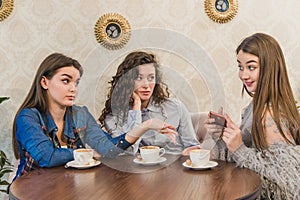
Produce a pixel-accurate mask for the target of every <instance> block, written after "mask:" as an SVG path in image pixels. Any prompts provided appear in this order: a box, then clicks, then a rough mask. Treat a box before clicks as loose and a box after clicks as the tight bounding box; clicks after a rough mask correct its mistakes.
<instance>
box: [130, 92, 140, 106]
mask: <svg viewBox="0 0 300 200" xmlns="http://www.w3.org/2000/svg"><path fill="white" fill-rule="evenodd" d="M131 99H132V100H133V103H132V109H133V110H141V105H142V101H141V98H140V97H139V95H138V94H137V93H136V92H133V93H132V96H131Z"/></svg>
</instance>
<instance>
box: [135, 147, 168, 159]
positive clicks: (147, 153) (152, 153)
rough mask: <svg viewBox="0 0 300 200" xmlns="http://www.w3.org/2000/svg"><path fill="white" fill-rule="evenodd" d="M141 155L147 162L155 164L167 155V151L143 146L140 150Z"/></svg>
mask: <svg viewBox="0 0 300 200" xmlns="http://www.w3.org/2000/svg"><path fill="white" fill-rule="evenodd" d="M140 154H141V157H142V159H143V161H145V162H155V161H157V160H159V158H160V157H161V156H163V155H164V154H165V149H164V148H160V147H158V146H143V147H141V148H140Z"/></svg>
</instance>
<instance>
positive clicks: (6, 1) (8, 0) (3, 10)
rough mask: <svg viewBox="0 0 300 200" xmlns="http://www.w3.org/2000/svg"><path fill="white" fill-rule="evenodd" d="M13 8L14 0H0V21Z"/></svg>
mask: <svg viewBox="0 0 300 200" xmlns="http://www.w3.org/2000/svg"><path fill="white" fill-rule="evenodd" d="M13 8H14V0H0V21H3V20H4V19H6V18H7V17H8V16H9V15H10V13H11V12H12V10H13Z"/></svg>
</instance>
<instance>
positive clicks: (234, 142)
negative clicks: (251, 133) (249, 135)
mask: <svg viewBox="0 0 300 200" xmlns="http://www.w3.org/2000/svg"><path fill="white" fill-rule="evenodd" d="M225 118H226V120H227V127H226V128H225V129H224V132H223V136H222V139H223V140H224V142H225V143H226V145H227V147H228V149H229V151H230V152H234V151H235V150H237V148H238V147H239V146H240V145H241V144H243V140H242V132H241V130H240V128H239V127H238V126H237V125H236V124H235V123H233V121H232V120H231V118H230V117H229V116H228V115H227V114H226V115H225Z"/></svg>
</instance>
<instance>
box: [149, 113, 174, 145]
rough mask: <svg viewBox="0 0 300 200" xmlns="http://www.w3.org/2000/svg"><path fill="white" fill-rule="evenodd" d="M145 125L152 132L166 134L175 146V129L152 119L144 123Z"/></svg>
mask: <svg viewBox="0 0 300 200" xmlns="http://www.w3.org/2000/svg"><path fill="white" fill-rule="evenodd" d="M144 123H145V125H146V126H147V127H148V128H149V129H152V130H156V131H158V132H160V133H161V134H166V135H167V136H168V137H169V138H170V139H171V140H172V142H173V143H174V144H176V143H177V142H176V136H177V135H178V133H177V132H176V131H175V127H174V126H172V125H171V124H168V123H166V122H164V121H162V120H160V119H157V118H152V119H149V120H147V121H145V122H144Z"/></svg>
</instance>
